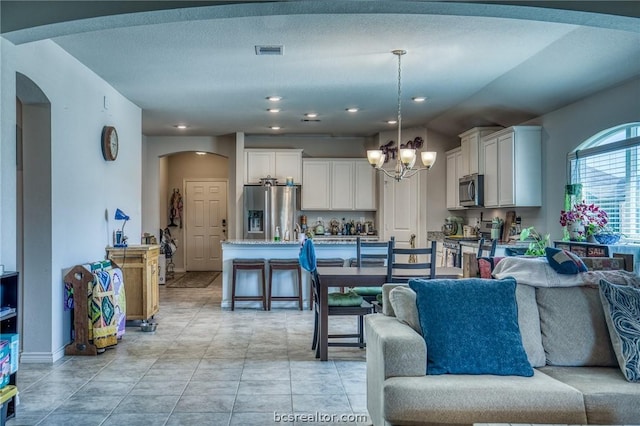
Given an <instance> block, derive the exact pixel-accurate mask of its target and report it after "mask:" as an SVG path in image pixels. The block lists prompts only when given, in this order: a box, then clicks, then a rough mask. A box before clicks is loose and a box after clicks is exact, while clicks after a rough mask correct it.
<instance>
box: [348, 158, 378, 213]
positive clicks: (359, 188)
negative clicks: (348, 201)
mask: <svg viewBox="0 0 640 426" xmlns="http://www.w3.org/2000/svg"><path fill="white" fill-rule="evenodd" d="M354 166H355V179H356V185H355V197H354V199H355V205H354V206H353V207H354V209H355V210H376V208H377V207H376V170H375V169H374V168H373V167H371V164H369V161H367V160H355V161H354Z"/></svg>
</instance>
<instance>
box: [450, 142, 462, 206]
mask: <svg viewBox="0 0 640 426" xmlns="http://www.w3.org/2000/svg"><path fill="white" fill-rule="evenodd" d="M446 155H447V209H449V210H456V209H464V207H462V206H461V205H460V193H459V192H458V181H459V180H460V178H461V177H463V176H464V172H463V162H462V149H461V148H455V149H452V150H450V151H447V152H446Z"/></svg>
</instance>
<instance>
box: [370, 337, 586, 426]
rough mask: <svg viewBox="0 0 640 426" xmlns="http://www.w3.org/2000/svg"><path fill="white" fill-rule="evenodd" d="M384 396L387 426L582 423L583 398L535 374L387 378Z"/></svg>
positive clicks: (567, 387) (543, 375) (584, 422)
mask: <svg viewBox="0 0 640 426" xmlns="http://www.w3.org/2000/svg"><path fill="white" fill-rule="evenodd" d="M367 350H368V349H367ZM427 352H428V350H427ZM383 394H384V396H383V401H384V409H383V412H384V416H385V419H386V421H387V422H388V424H425V422H426V421H427V420H426V419H428V422H430V423H429V424H451V423H460V424H473V423H546V424H586V420H587V419H586V415H585V410H584V402H583V400H582V394H581V393H580V392H579V391H577V390H576V389H574V388H572V387H571V386H568V385H566V384H564V383H561V382H559V381H557V380H555V379H553V378H551V377H549V376H547V375H545V374H543V373H541V372H539V371H535V373H534V375H533V377H517V376H494V375H477V376H469V375H438V376H422V377H391V378H389V379H387V380H385V383H384V387H383Z"/></svg>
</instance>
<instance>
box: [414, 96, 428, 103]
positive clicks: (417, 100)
mask: <svg viewBox="0 0 640 426" xmlns="http://www.w3.org/2000/svg"><path fill="white" fill-rule="evenodd" d="M411 99H413V101H414V102H424V101H426V100H427V98H425V97H424V96H416V97H413V98H411Z"/></svg>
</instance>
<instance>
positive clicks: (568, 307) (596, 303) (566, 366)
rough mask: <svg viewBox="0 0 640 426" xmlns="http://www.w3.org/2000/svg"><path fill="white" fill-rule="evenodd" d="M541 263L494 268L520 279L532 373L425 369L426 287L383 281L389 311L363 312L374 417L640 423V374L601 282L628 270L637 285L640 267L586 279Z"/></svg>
mask: <svg viewBox="0 0 640 426" xmlns="http://www.w3.org/2000/svg"><path fill="white" fill-rule="evenodd" d="M596 263H597V262H596ZM501 264H502V262H501ZM590 264H591V265H592V266H593V263H590ZM607 264H608V263H607ZM540 266H541V265H537V266H536V267H535V268H532V269H531V270H530V271H528V270H527V268H528V267H529V264H524V266H523V268H524V271H525V273H524V274H523V275H520V276H519V278H516V279H514V278H511V277H510V276H508V277H506V278H505V277H500V276H496V277H495V278H502V279H503V280H511V279H513V281H515V282H514V284H513V286H514V288H515V299H516V305H515V306H516V307H515V309H516V310H517V313H516V314H515V315H516V316H517V325H516V327H518V328H519V331H520V337H521V342H522V347H523V348H524V351H525V353H526V361H528V363H529V364H530V366H531V367H532V375H531V376H529V377H524V376H521V375H498V374H427V368H426V366H427V363H428V360H427V354H428V352H429V348H428V347H427V343H426V341H425V337H423V335H421V329H420V321H422V318H421V317H420V316H419V315H418V307H417V305H419V304H420V302H416V297H417V298H418V300H419V298H420V297H421V296H419V295H416V293H415V292H413V293H412V291H411V290H410V289H409V288H408V286H407V285H406V284H404V285H403V284H385V285H384V286H383V293H382V313H377V314H372V315H367V317H366V319H365V331H366V336H367V354H366V358H367V360H366V362H367V408H368V411H369V414H370V416H371V420H372V422H373V424H374V425H375V426H382V425H435V424H437V425H441V424H442V425H445V424H468V425H470V424H473V423H543V424H620V425H630V424H640V383H635V382H631V381H629V380H628V379H627V378H626V377H625V374H623V370H622V369H621V365H620V363H619V360H618V358H617V354H616V350H614V344H613V343H612V339H611V337H610V333H609V330H608V324H607V319H606V315H605V308H604V307H603V306H604V302H603V301H602V300H601V295H600V290H599V287H598V283H597V281H599V280H600V279H611V280H612V282H615V281H616V280H617V279H619V278H620V274H626V275H625V276H624V277H623V281H625V280H630V281H631V285H633V282H634V281H635V283H636V284H635V285H636V286H637V282H638V279H639V278H638V276H637V275H634V274H633V273H632V272H621V271H599V272H594V271H590V272H588V273H586V274H590V278H589V280H591V282H590V283H586V284H585V283H584V282H582V284H579V283H580V280H579V279H578V278H579V277H581V276H582V275H586V274H577V275H576V276H569V275H567V276H566V277H562V276H559V277H556V276H555V275H553V274H554V273H555V272H549V271H548V268H549V265H544V266H543V268H546V272H542V273H541V272H540V269H536V268H538V267H540ZM498 268H499V265H498V266H496V269H495V271H498ZM512 272H513V271H512V270H509V269H508V268H507V274H509V275H511V273H512ZM545 273H546V274H547V278H543V277H542V276H543V275H544V274H545ZM496 274H497V272H496ZM594 274H598V275H594ZM557 275H559V274H557ZM527 277H528V278H527ZM465 280H467V281H469V280H471V281H472V280H481V279H480V278H466V279H465ZM538 280H539V281H547V280H550V281H552V282H551V283H548V282H545V283H540V282H537V281H538ZM566 280H568V281H567V282H570V284H569V285H565V283H564V282H565V281H566ZM485 281H486V282H489V281H490V280H485ZM485 281H482V282H485ZM494 281H501V280H494ZM532 281H533V282H532ZM555 281H558V282H555ZM593 281H596V284H595V285H594V284H593ZM479 282H480V281H479ZM472 284H473V281H472ZM619 284H625V285H629V283H622V282H621V283H619ZM410 285H411V283H410ZM398 287H402V288H403V289H402V291H400V290H397V288H398ZM399 295H401V296H399ZM639 321H640V318H639ZM416 322H418V324H416ZM422 325H424V323H422ZM639 330H640V329H639ZM434 352H435V350H432V353H434ZM505 357H507V358H508V357H509V356H507V355H505Z"/></svg>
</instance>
